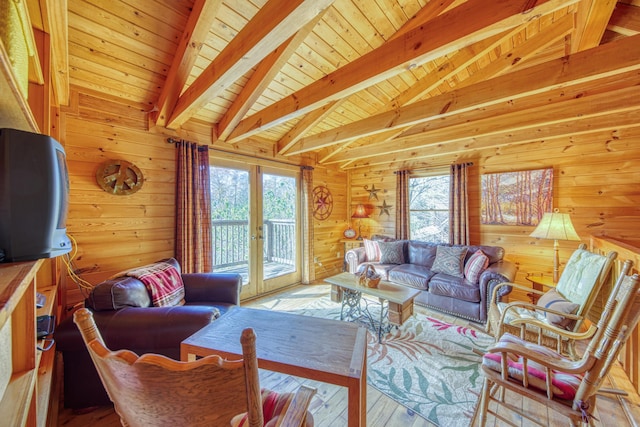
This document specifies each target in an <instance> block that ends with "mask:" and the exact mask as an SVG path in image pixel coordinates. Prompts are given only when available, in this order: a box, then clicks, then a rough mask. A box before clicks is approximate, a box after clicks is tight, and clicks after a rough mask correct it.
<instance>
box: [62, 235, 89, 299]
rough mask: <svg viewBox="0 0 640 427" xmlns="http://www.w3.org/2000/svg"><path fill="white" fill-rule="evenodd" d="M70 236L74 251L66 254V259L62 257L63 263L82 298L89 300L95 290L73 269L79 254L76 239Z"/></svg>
mask: <svg viewBox="0 0 640 427" xmlns="http://www.w3.org/2000/svg"><path fill="white" fill-rule="evenodd" d="M68 236H69V239H70V240H71V248H72V249H71V251H70V252H69V253H67V254H65V256H64V257H62V261H64V264H65V265H66V266H67V273H68V275H69V277H70V278H71V280H73V281H74V282H75V283H76V285H77V286H78V289H79V290H80V293H81V294H82V296H84V297H85V298H87V297H88V296H89V294H90V293H91V290H92V289H93V285H92V284H91V283H89V282H87V281H86V280H84V279H83V278H82V277H80V276H79V275H78V274H77V273H76V269H75V268H74V267H73V259H74V258H75V257H76V255H77V254H78V244H77V242H76V239H74V238H73V236H71V235H68Z"/></svg>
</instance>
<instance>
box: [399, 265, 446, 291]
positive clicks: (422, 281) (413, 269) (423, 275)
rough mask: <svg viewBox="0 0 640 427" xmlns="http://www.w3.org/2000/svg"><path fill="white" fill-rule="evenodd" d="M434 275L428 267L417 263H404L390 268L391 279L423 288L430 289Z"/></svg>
mask: <svg viewBox="0 0 640 427" xmlns="http://www.w3.org/2000/svg"><path fill="white" fill-rule="evenodd" d="M434 275H435V273H434V272H432V271H431V270H429V269H428V268H427V267H424V266H422V265H415V264H402V265H399V266H397V267H395V268H393V269H391V270H389V280H390V281H392V282H394V283H399V284H401V285H406V286H411V287H412V288H416V289H421V290H427V289H429V280H431V278H432V277H433V276H434Z"/></svg>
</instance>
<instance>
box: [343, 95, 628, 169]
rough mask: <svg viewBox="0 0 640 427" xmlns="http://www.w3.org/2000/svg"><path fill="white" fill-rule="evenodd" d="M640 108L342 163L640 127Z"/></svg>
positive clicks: (443, 153) (381, 162)
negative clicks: (639, 123)
mask: <svg viewBox="0 0 640 427" xmlns="http://www.w3.org/2000/svg"><path fill="white" fill-rule="evenodd" d="M639 119H640V110H639V109H638V108H637V107H636V108H635V109H631V110H626V111H613V112H611V113H605V114H602V115H594V116H590V117H588V118H583V117H579V118H575V119H574V120H567V121H563V122H558V123H548V124H547V123H542V126H537V127H535V129H536V131H535V132H532V129H531V128H528V127H525V128H522V129H518V130H507V131H504V132H500V133H494V134H491V135H488V136H478V137H469V136H467V138H466V139H461V140H457V141H445V142H442V143H437V144H433V145H425V146H424V147H423V148H422V149H420V150H413V151H402V152H397V153H388V154H385V155H382V156H375V157H369V158H366V159H359V160H355V161H352V162H350V163H349V164H346V165H344V166H342V169H353V168H360V167H370V166H373V165H389V164H391V163H397V162H414V161H416V160H418V159H421V158H425V157H431V158H436V157H440V156H452V155H465V156H470V155H473V152H474V151H478V150H486V149H497V148H500V147H505V146H512V145H516V144H525V143H530V142H535V141H544V140H546V139H549V138H558V137H575V136H577V135H581V134H585V133H589V134H592V133H593V132H598V131H604V130H620V129H626V128H631V127H637V126H638V120H639Z"/></svg>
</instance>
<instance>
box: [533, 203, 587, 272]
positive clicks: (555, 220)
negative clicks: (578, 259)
mask: <svg viewBox="0 0 640 427" xmlns="http://www.w3.org/2000/svg"><path fill="white" fill-rule="evenodd" d="M529 236H531V237H537V238H539V239H548V240H553V283H558V275H559V274H558V273H559V264H560V262H559V256H558V249H559V248H558V240H580V237H579V236H578V233H576V230H575V228H573V224H572V223H571V218H570V217H569V214H566V213H560V212H559V211H558V209H554V210H553V212H547V213H545V214H544V215H543V216H542V219H541V220H540V223H539V224H538V226H537V227H536V229H535V230H533V233H531V234H529Z"/></svg>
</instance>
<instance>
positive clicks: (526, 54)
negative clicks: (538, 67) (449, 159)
mask: <svg viewBox="0 0 640 427" xmlns="http://www.w3.org/2000/svg"><path fill="white" fill-rule="evenodd" d="M572 29H573V16H572V15H565V16H564V17H563V18H560V19H559V20H558V21H557V22H555V23H554V25H553V26H552V27H551V29H547V30H545V31H543V32H541V33H537V34H536V35H534V36H532V37H530V38H528V39H527V40H526V41H524V42H523V43H522V44H520V45H519V46H516V47H515V48H514V49H513V50H511V51H509V52H505V53H504V54H503V55H502V56H501V57H499V58H497V59H496V60H495V61H493V62H491V63H490V64H488V65H487V66H485V67H483V68H482V69H480V70H478V71H476V72H475V73H473V74H472V75H471V76H469V77H468V78H466V79H464V80H462V81H461V82H458V84H457V86H456V87H455V88H456V89H461V88H463V87H466V86H470V85H472V84H475V83H477V82H480V81H483V80H488V79H491V78H493V77H496V76H499V75H502V74H505V73H507V72H511V71H512V70H513V69H514V68H516V67H518V66H519V65H520V64H522V63H523V62H525V63H526V60H527V59H528V58H530V57H532V56H534V55H535V54H536V53H538V52H539V51H541V50H543V49H545V48H547V47H548V46H550V45H552V44H554V43H557V42H558V41H559V40H561V39H563V38H564V37H565V36H566V35H568V34H569V33H570V32H571V30H572ZM416 126H417V125H416ZM416 126H409V127H405V128H401V129H398V130H397V131H396V132H394V133H388V132H386V131H385V132H383V133H380V134H376V136H375V137H374V138H373V141H370V142H369V144H373V143H383V142H385V141H391V140H393V138H397V137H400V136H402V135H403V134H406V133H410V132H414V128H415V127H416ZM385 135H387V137H386V138H385ZM378 136H380V138H378ZM348 144H350V143H348ZM353 156H355V154H354V153H352V152H351V151H349V150H347V149H346V148H345V149H343V150H341V154H340V155H339V156H326V155H325V156H324V157H322V160H321V161H320V163H336V162H349V163H351V162H352V161H353V159H354V157H353Z"/></svg>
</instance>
